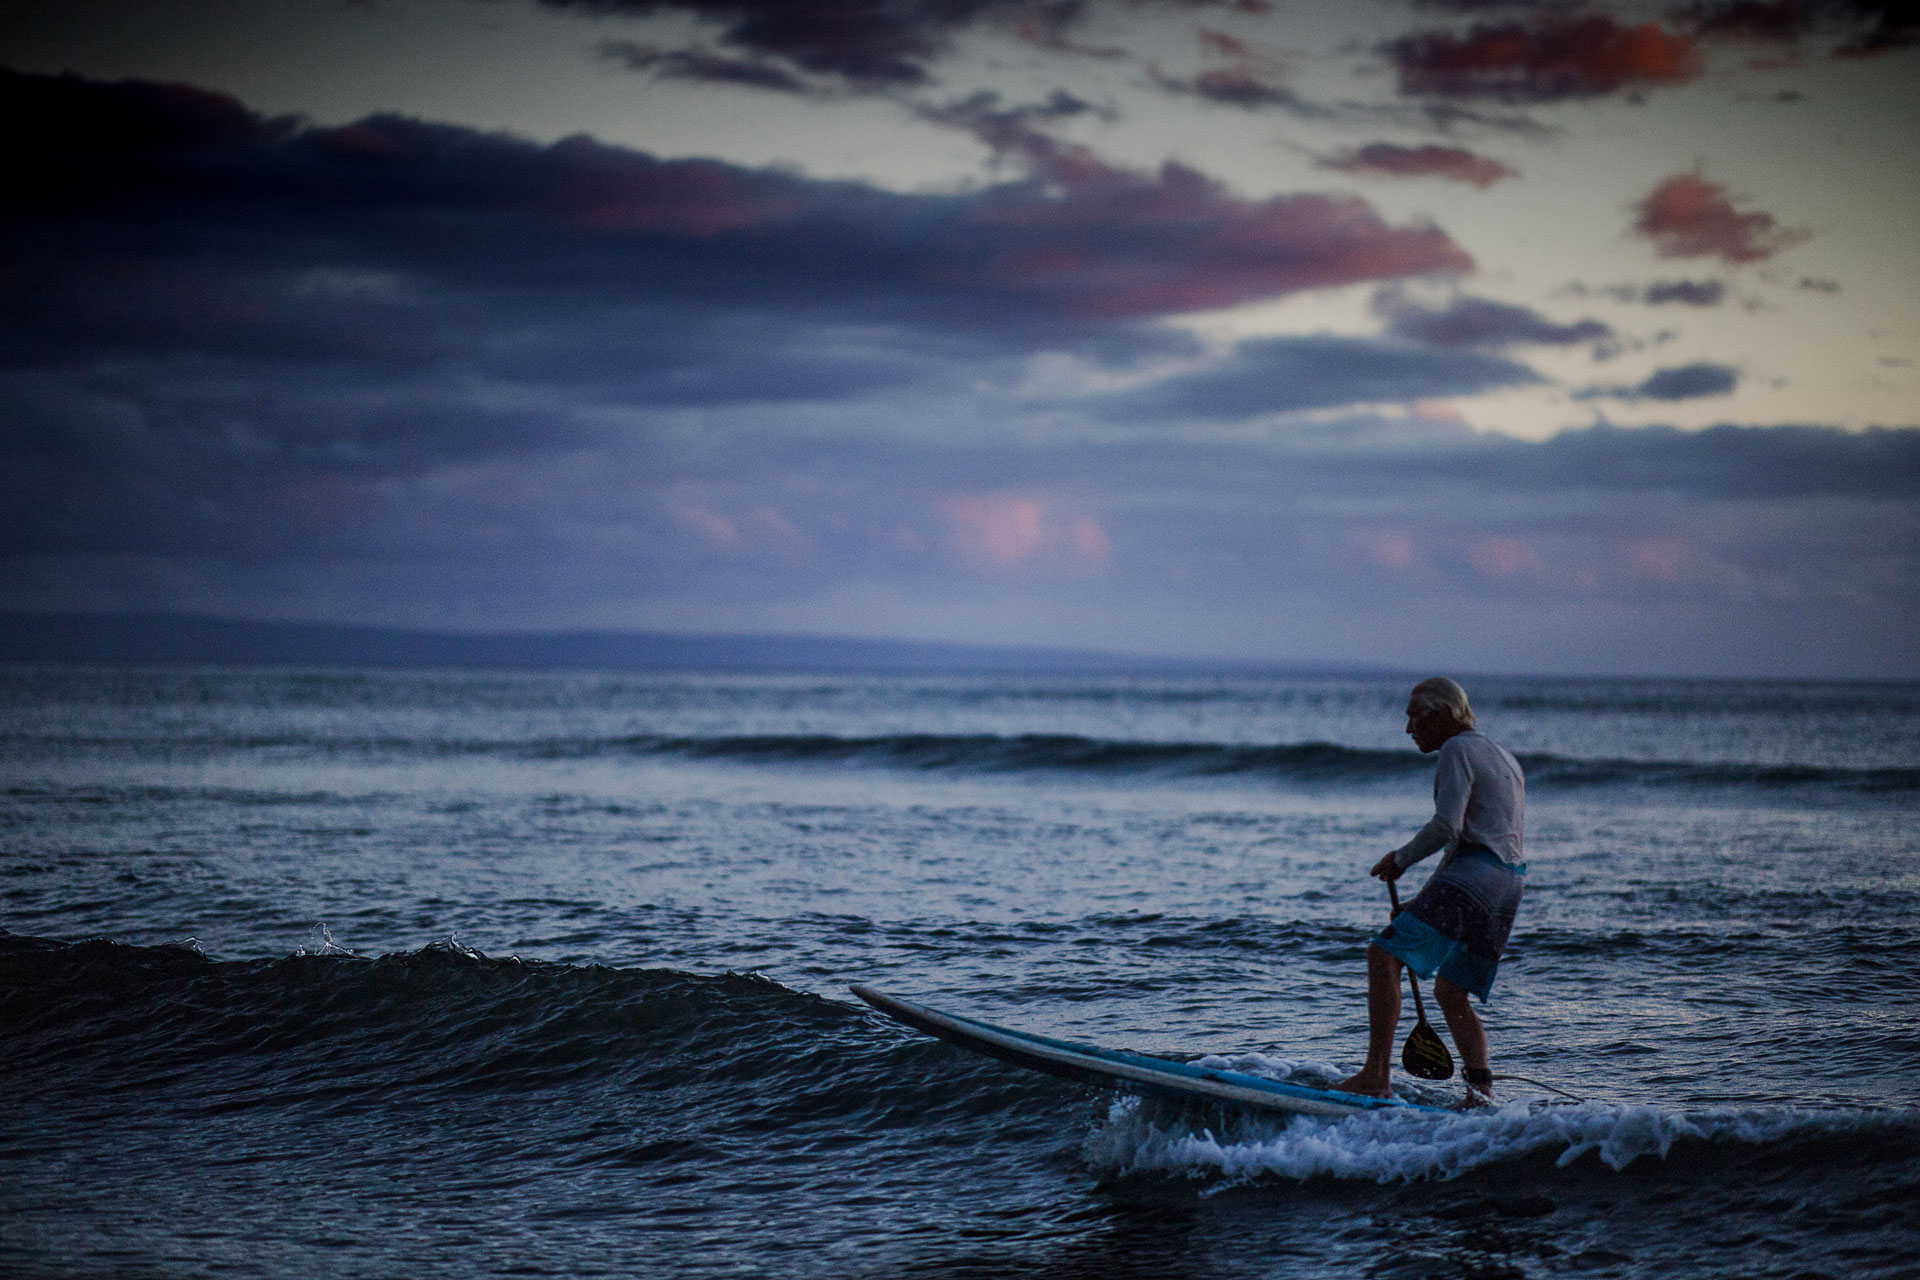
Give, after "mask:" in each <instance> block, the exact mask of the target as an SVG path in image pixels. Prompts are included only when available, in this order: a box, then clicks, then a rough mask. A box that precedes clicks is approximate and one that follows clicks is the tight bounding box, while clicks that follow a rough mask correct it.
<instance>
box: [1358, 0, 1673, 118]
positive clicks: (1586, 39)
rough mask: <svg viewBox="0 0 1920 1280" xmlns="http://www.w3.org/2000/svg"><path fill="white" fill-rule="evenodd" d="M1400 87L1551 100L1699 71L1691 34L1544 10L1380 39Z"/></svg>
mask: <svg viewBox="0 0 1920 1280" xmlns="http://www.w3.org/2000/svg"><path fill="white" fill-rule="evenodd" d="M1382 51H1383V52H1384V53H1386V55H1387V56H1388V58H1389V59H1390V60H1391V61H1392V63H1393V65H1394V67H1395V69H1396V70H1397V71H1398V72H1399V75H1400V91H1401V92H1402V93H1406V94H1418V95H1430V96H1435V97H1442V98H1490V99H1494V100H1496V101H1501V102H1557V101H1561V100H1564V99H1570V98H1587V97H1596V96H1599V95H1602V94H1609V93H1617V92H1620V91H1622V90H1630V89H1645V88H1651V87H1654V86H1657V85H1663V84H1678V83H1682V82H1684V81H1687V80H1691V79H1692V78H1693V77H1695V76H1696V75H1698V74H1699V72H1700V69H1701V61H1700V57H1699V54H1698V52H1697V51H1696V50H1695V48H1694V44H1693V40H1692V38H1691V37H1689V36H1687V35H1686V34H1684V33H1678V32H1672V31H1668V30H1667V29H1666V28H1664V27H1662V26H1661V25H1660V24H1658V23H1655V22H1646V23H1641V24H1639V25H1637V26H1624V25H1622V24H1620V23H1619V22H1616V21H1615V20H1614V19H1613V18H1611V17H1608V16H1606V15H1604V14H1588V15H1575V16H1570V15H1565V14H1557V13H1556V14H1546V15H1542V16H1540V17H1538V18H1536V19H1534V20H1532V21H1530V22H1504V23H1493V24H1482V25H1478V26H1475V27H1473V28H1472V29H1470V30H1468V31H1467V32H1465V33H1464V34H1456V33H1454V32H1451V31H1423V32H1417V33H1414V34H1412V35H1407V36H1403V37H1401V38H1400V39H1398V40H1394V41H1391V42H1389V43H1388V44H1386V45H1385V46H1383V49H1382Z"/></svg>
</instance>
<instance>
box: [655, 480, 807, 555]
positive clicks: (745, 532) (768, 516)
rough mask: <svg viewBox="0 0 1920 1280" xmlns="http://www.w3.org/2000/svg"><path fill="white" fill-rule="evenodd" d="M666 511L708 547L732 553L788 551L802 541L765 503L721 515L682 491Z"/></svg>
mask: <svg viewBox="0 0 1920 1280" xmlns="http://www.w3.org/2000/svg"><path fill="white" fill-rule="evenodd" d="M668 512H669V514H671V515H672V517H673V519H674V520H675V521H676V522H677V523H678V524H679V525H680V526H681V527H682V528H685V529H687V530H689V531H691V532H692V533H694V534H696V535H698V537H699V538H700V539H701V541H703V542H705V543H706V544H707V545H708V546H710V547H713V548H714V549H716V550H719V551H726V552H729V553H732V554H735V555H744V554H746V553H749V552H756V551H759V552H764V551H781V552H791V551H794V550H797V549H799V548H801V547H802V546H803V545H804V544H805V542H806V535H804V534H802V533H801V532H800V530H799V529H798V528H796V527H795V525H794V523H793V522H792V521H791V520H789V519H787V517H786V516H784V515H782V514H780V512H778V511H776V510H774V509H773V508H772V507H769V506H764V505H762V506H756V507H754V508H752V509H751V510H749V511H746V512H744V513H742V514H739V515H724V514H722V513H721V512H719V511H716V510H714V509H713V508H712V507H711V506H709V505H707V504H706V503H704V502H701V501H699V500H698V499H695V498H691V497H688V496H687V495H686V494H684V493H683V494H678V495H676V496H675V497H674V498H673V500H672V501H671V503H670V504H669V507H668Z"/></svg>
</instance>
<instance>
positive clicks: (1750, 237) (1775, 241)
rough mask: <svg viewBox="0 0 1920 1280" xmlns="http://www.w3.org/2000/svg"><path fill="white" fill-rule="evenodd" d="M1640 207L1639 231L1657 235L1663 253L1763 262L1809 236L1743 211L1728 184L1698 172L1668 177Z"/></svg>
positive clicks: (1764, 215)
mask: <svg viewBox="0 0 1920 1280" xmlns="http://www.w3.org/2000/svg"><path fill="white" fill-rule="evenodd" d="M1638 208H1639V215H1640V216H1639V218H1638V219H1637V220H1636V221H1635V223H1634V230H1635V231H1638V232H1639V233H1640V234H1641V235H1643V236H1646V237H1647V238H1648V239H1649V240H1652V241H1653V243H1654V248H1655V249H1657V250H1658V251H1659V254H1660V256H1661V257H1663V258H1719V259H1721V260H1722V261H1724V262H1730V263H1744V262H1762V261H1765V260H1766V259H1768V258H1771V257H1772V256H1773V255H1774V254H1776V253H1779V252H1780V251H1781V250H1782V249H1786V248H1790V247H1791V246H1793V245H1796V244H1799V243H1800V242H1801V241H1802V240H1805V239H1806V238H1807V235H1808V233H1807V232H1806V231H1804V230H1801V229H1798V228H1792V227H1782V226H1780V225H1779V223H1778V221H1777V220H1776V219H1775V218H1774V216H1773V215H1772V214H1770V213H1759V212H1749V213H1742V212H1740V211H1739V210H1737V209H1735V208H1734V207H1733V201H1732V200H1731V199H1729V198H1728V196H1727V189H1726V188H1725V187H1723V186H1721V185H1720V184H1719V183H1717V182H1708V181H1707V180H1706V179H1705V178H1703V177H1701V176H1700V175H1699V174H1698V173H1679V174H1675V175H1674V176H1673V177H1671V178H1668V179H1667V180H1666V181H1665V182H1662V183H1661V184H1660V185H1659V186H1657V187H1655V188H1654V189H1653V190H1652V191H1651V192H1649V193H1648V195H1647V197H1646V199H1644V200H1642V201H1641V202H1640V204H1639V206H1638Z"/></svg>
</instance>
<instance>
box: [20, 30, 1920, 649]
mask: <svg viewBox="0 0 1920 1280" xmlns="http://www.w3.org/2000/svg"><path fill="white" fill-rule="evenodd" d="M0 95H4V97H5V101H6V106H5V119H6V121H7V127H6V143H5V145H6V146H7V147H8V148H9V149H10V150H11V155H10V156H9V157H8V158H7V164H8V168H9V171H10V180H9V181H8V182H7V183H6V184H4V186H5V190H0V423H4V431H0V609H12V610H28V611H66V610H77V611H97V612H119V611H178V612H192V613H201V614H211V615H217V616H224V617H235V618H267V619H276V620H290V621H317V622H334V623H378V624H383V625H407V626H422V627H432V628H454V629H473V630H489V631H493V630H552V629H565V628H617V629H634V630H648V631H667V632H679V633H714V632H720V633H785V634H806V635H823V636H833V635H845V636H858V637H869V638H894V639H913V640H938V641H953V642H963V643H989V644H998V645H1044V646H1064V647H1072V648H1085V649H1098V650H1106V651H1113V652H1120V653H1132V654H1140V655H1165V656H1183V657H1212V658H1223V659H1234V660H1248V659H1251V660H1256V661H1271V662H1276V663H1315V664H1323V663H1340V664H1347V663H1351V664H1356V665H1382V664H1384V665H1391V666H1395V667H1401V668H1411V669H1421V670H1444V671H1455V672H1515V673H1520V672H1526V673H1588V674H1652V675H1666V674H1674V675H1725V676H1739V675H1760V676H1777V677H1807V678H1815V677H1894V678H1920V626H1917V625H1916V624H1917V622H1920V371H1916V365H1915V362H1916V360H1920V23H1917V22H1916V20H1915V18H1914V17H1913V16H1912V11H1911V10H1910V9H1909V8H1907V7H1906V6H1904V5H1897V4H1881V3H1870V2H1864V0H1683V2H1680V3H1669V4H1648V5H1630V4H1622V3H1615V4H1605V5H1581V4H1569V3H1558V2H1553V3H1519V4H1503V3H1498V2H1497V0H1346V2H1344V3H1338V4H1334V3H1326V2H1324V0H1323V2H1316V3H1304V2H1300V0H1292V2H1289V0H823V2H822V3H818V4H791V3H776V2H774V0H358V2H353V3H346V2H335V0H306V2H304V3H298V2H295V0H125V2H105V0H63V2H59V3H51V2H47V0H15V2H14V3H12V4H10V5H8V6H7V7H6V8H5V10H4V12H0Z"/></svg>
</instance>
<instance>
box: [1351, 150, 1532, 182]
mask: <svg viewBox="0 0 1920 1280" xmlns="http://www.w3.org/2000/svg"><path fill="white" fill-rule="evenodd" d="M1320 165H1321V167H1322V168H1325V169H1337V170H1339V171H1340V172H1342V173H1360V174H1379V175H1382V176H1385V177H1390V178H1445V179H1447V180H1448V181H1449V182H1464V183H1467V184H1469V185H1471V186H1476V187H1480V188H1482V189H1485V188H1487V187H1490V186H1492V185H1493V184H1494V183H1496V182H1500V181H1502V180H1503V179H1506V178H1512V177H1516V176H1518V175H1517V174H1515V172H1514V171H1513V170H1512V169H1509V168H1508V167H1507V166H1506V165H1504V164H1501V163H1500V162H1499V161H1498V160H1490V159H1488V158H1487V157H1486V156H1481V155H1475V154H1474V153H1473V152H1471V151H1468V150H1465V149H1464V148H1461V147H1440V146H1434V145H1432V144H1431V143H1429V144H1427V145H1425V146H1419V147H1400V146H1395V145H1394V144H1393V143H1391V142H1373V143H1369V144H1367V145H1366V146H1364V147H1357V148H1354V149H1352V150H1349V151H1343V152H1341V153H1340V154H1338V155H1334V156H1326V157H1323V158H1322V159H1321V161H1320Z"/></svg>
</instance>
